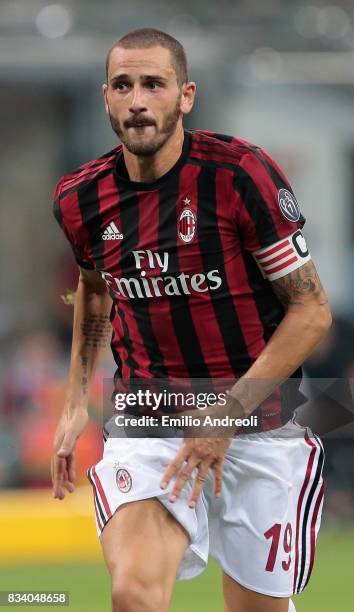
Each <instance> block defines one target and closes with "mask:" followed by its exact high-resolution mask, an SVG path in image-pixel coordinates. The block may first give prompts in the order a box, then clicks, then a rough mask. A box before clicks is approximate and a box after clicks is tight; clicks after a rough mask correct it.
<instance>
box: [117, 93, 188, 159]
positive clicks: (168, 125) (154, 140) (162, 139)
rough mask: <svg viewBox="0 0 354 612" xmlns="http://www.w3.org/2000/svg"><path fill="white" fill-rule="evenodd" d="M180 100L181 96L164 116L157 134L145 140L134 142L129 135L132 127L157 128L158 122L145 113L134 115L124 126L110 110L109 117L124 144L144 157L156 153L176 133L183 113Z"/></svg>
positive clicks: (131, 151)
mask: <svg viewBox="0 0 354 612" xmlns="http://www.w3.org/2000/svg"><path fill="white" fill-rule="evenodd" d="M180 101H181V96H179V97H178V100H177V102H176V104H175V107H174V109H173V110H172V111H171V112H170V113H169V114H168V115H166V117H165V118H164V121H163V124H162V126H161V129H159V130H157V133H156V134H155V136H152V137H151V138H150V139H148V140H146V141H145V142H134V141H133V139H131V138H130V137H129V128H132V127H136V128H143V127H144V126H155V128H157V125H156V122H155V121H154V120H153V119H148V118H147V117H145V116H144V115H141V116H139V115H135V116H133V117H132V118H131V119H128V120H127V121H124V123H123V127H122V124H121V123H120V121H118V119H116V118H115V117H113V115H112V114H111V112H110V111H109V119H110V122H111V126H112V130H113V131H114V132H115V133H116V134H117V136H118V138H119V139H120V140H121V142H122V143H123V144H124V146H125V147H126V148H127V149H128V151H129V152H130V153H132V154H133V155H140V156H142V157H149V156H152V155H155V154H156V153H157V152H158V151H159V150H160V149H161V148H162V147H163V146H164V144H165V143H166V142H167V141H168V140H169V138H171V136H172V134H174V132H175V130H176V127H177V123H178V120H179V118H180V116H181V114H182V113H181V110H180Z"/></svg>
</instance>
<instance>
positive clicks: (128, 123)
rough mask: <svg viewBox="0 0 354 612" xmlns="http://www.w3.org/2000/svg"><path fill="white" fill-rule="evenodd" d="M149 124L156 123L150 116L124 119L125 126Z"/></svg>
mask: <svg viewBox="0 0 354 612" xmlns="http://www.w3.org/2000/svg"><path fill="white" fill-rule="evenodd" d="M147 125H156V123H155V121H154V120H153V119H149V118H148V117H133V118H132V119H128V120H127V121H124V127H125V128H131V127H137V128H139V127H145V126H147Z"/></svg>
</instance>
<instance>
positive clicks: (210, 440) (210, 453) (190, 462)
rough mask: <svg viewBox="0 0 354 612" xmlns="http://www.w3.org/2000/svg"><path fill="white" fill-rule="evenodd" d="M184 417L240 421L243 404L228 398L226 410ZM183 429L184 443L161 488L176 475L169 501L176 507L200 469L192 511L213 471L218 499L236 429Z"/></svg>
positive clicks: (219, 407)
mask: <svg viewBox="0 0 354 612" xmlns="http://www.w3.org/2000/svg"><path fill="white" fill-rule="evenodd" d="M181 416H183V417H186V416H192V417H196V418H200V420H201V421H202V422H203V421H204V419H205V417H206V416H210V417H216V418H223V417H225V416H228V417H231V418H239V417H243V416H244V413H243V408H242V406H241V404H240V403H239V402H238V401H237V400H236V399H235V398H233V397H232V396H231V395H229V396H228V400H227V402H226V405H224V406H222V405H220V404H217V405H216V406H213V407H209V408H206V410H201V411H198V410H188V411H186V412H183V413H182V414H181ZM173 417H174V419H175V418H176V415H173ZM181 429H184V436H185V439H184V441H183V442H182V445H181V448H180V449H179V451H178V453H177V455H176V457H175V458H174V459H173V460H172V461H171V463H170V464H169V466H168V467H167V469H166V471H165V473H164V475H163V477H162V481H161V488H162V489H165V488H166V487H167V485H168V484H169V482H170V480H171V478H173V476H176V475H177V478H176V482H175V484H174V487H173V490H172V492H171V495H170V497H169V500H170V501H171V502H172V503H173V502H174V501H176V499H177V498H178V497H179V495H180V493H181V490H182V489H183V487H184V485H185V484H186V482H187V480H188V479H189V478H190V477H191V475H192V472H193V470H194V469H197V475H196V478H195V481H194V485H193V489H192V493H191V496H190V498H189V500H188V505H189V507H190V508H194V507H195V505H196V503H197V500H198V498H199V495H200V493H201V491H202V489H203V486H204V482H205V480H206V477H207V474H208V471H209V470H212V472H213V476H214V495H215V496H216V497H219V496H220V494H221V487H222V478H223V464H224V458H225V453H226V451H227V449H228V448H229V446H230V443H231V440H232V439H233V436H234V435H235V433H236V428H235V427H233V426H232V425H231V426H225V427H222V426H212V425H208V426H207V427H205V426H204V425H201V426H189V427H181ZM183 464H184V465H183Z"/></svg>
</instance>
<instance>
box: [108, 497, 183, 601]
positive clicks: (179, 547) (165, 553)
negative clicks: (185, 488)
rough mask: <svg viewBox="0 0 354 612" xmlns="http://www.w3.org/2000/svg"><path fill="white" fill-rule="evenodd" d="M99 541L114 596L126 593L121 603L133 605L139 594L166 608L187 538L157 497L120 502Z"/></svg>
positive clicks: (119, 596)
mask: <svg viewBox="0 0 354 612" xmlns="http://www.w3.org/2000/svg"><path fill="white" fill-rule="evenodd" d="M101 543H102V548H103V554H104V558H105V561H106V564H107V567H108V570H109V572H110V574H111V577H112V598H113V602H114V601H116V602H117V601H118V602H119V601H121V600H126V599H128V600H129V601H128V603H129V602H130V603H129V606H128V607H127V606H125V607H124V609H126V607H127V609H130V608H131V609H134V607H135V608H136V609H137V610H138V609H139V608H140V600H142V599H144V600H145V599H146V600H149V602H150V604H149V605H150V606H151V609H154V606H158V609H159V610H161V612H164V610H168V606H169V602H170V600H171V595H172V591H173V586H174V582H175V579H176V573H177V569H178V567H179V565H180V562H181V560H182V557H183V555H184V553H185V551H186V548H187V547H188V544H189V538H188V535H187V533H186V531H185V530H184V529H183V527H182V526H181V525H180V524H179V523H178V522H177V521H176V519H175V518H174V517H173V516H172V515H171V513H170V512H168V510H167V509H166V508H165V507H164V506H163V505H162V504H161V503H160V502H159V501H158V500H157V499H156V498H153V499H147V500H143V501H136V502H130V503H127V504H124V505H123V506H121V507H120V508H119V510H118V511H117V512H116V513H115V514H114V515H113V517H112V518H111V519H110V520H109V522H108V523H107V525H106V527H105V528H104V530H103V533H102V537H101ZM133 601H135V602H136V604H135V606H134V605H133V603H132V602H133ZM154 602H155V603H154ZM117 609H118V607H117ZM122 609H123V606H122ZM144 609H147V610H148V609H150V608H148V607H146V608H145V607H144ZM156 609H157V608H156Z"/></svg>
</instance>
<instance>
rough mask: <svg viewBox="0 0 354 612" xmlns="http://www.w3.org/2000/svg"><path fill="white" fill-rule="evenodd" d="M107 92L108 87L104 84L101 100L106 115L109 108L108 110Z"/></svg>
mask: <svg viewBox="0 0 354 612" xmlns="http://www.w3.org/2000/svg"><path fill="white" fill-rule="evenodd" d="M107 92H108V85H107V84H106V83H103V85H102V93H103V99H104V106H105V109H106V113H107V115H108V114H109V108H108V101H107Z"/></svg>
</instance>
